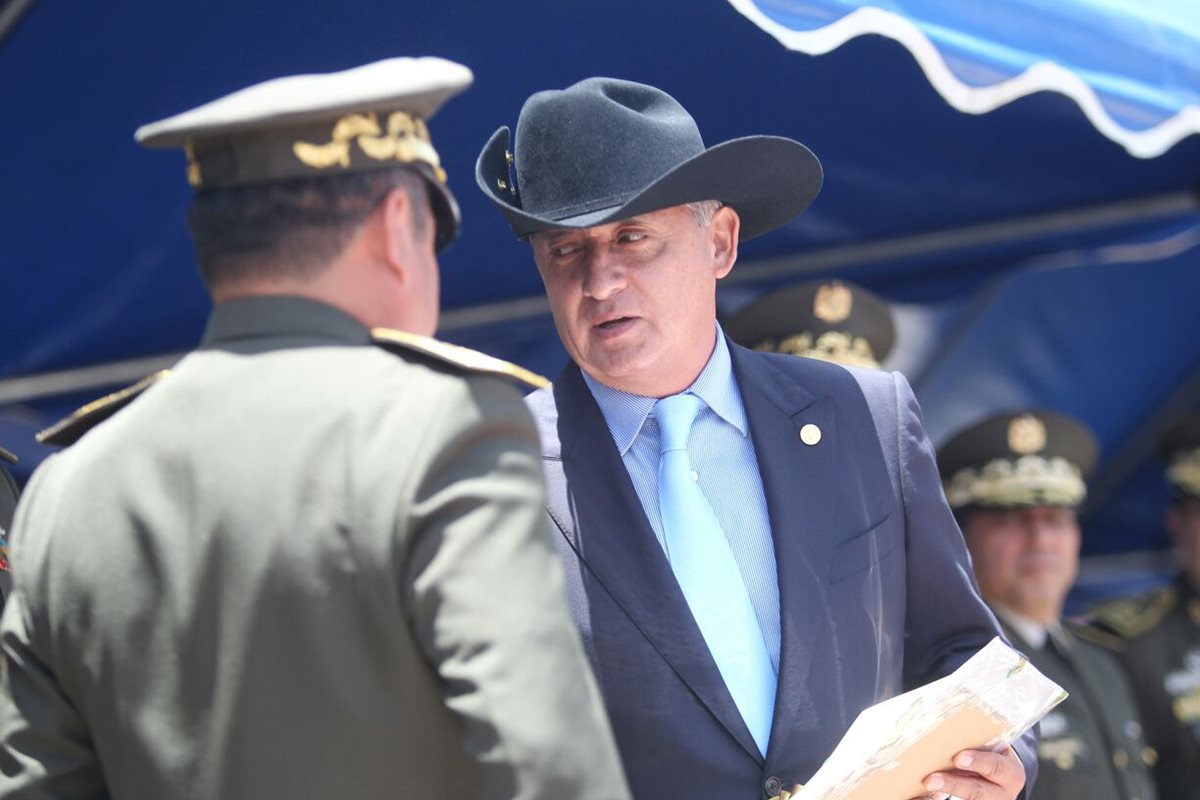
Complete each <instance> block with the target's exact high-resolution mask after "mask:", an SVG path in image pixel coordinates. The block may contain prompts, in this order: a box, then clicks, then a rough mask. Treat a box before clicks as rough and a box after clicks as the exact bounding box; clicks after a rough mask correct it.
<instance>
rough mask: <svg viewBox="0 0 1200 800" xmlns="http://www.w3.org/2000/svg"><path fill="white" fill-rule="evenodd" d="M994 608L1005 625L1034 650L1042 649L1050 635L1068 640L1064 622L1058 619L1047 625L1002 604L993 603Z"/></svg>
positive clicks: (1059, 640) (1060, 640)
mask: <svg viewBox="0 0 1200 800" xmlns="http://www.w3.org/2000/svg"><path fill="white" fill-rule="evenodd" d="M992 610H993V611H995V612H996V616H997V617H999V618H1000V619H1001V620H1003V621H1004V624H1005V625H1007V626H1008V627H1010V628H1012V629H1013V631H1014V632H1015V633H1016V634H1017V636H1019V637H1021V638H1022V639H1023V640H1025V642H1026V644H1028V645H1029V646H1030V647H1032V648H1033V649H1034V650H1041V649H1042V648H1043V647H1045V646H1046V637H1048V636H1053V637H1054V639H1055V641H1057V642H1063V641H1065V640H1066V636H1065V634H1064V632H1063V627H1062V623H1060V622H1059V621H1058V620H1055V621H1054V622H1051V623H1050V624H1049V625H1045V624H1043V623H1041V622H1038V621H1037V620H1034V619H1030V618H1029V617H1027V616H1025V615H1024V614H1021V613H1019V612H1017V611H1013V610H1012V609H1011V608H1006V607H1004V606H1002V605H996V604H993V606H992Z"/></svg>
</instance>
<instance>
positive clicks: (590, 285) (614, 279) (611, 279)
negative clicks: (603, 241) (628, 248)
mask: <svg viewBox="0 0 1200 800" xmlns="http://www.w3.org/2000/svg"><path fill="white" fill-rule="evenodd" d="M626 278H627V271H626V267H625V263H624V261H623V260H622V259H621V257H620V256H618V255H616V254H614V253H612V252H611V251H609V250H608V249H607V248H604V247H596V248H593V249H592V250H590V251H589V252H588V255H587V265H586V267H585V274H584V278H583V293H584V294H586V295H587V296H588V297H591V298H592V299H594V300H607V299H608V298H610V297H612V296H613V295H615V294H617V293H618V292H620V291H621V290H622V289H624V288H625V284H626Z"/></svg>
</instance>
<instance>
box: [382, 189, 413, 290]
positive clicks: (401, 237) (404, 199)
mask: <svg viewBox="0 0 1200 800" xmlns="http://www.w3.org/2000/svg"><path fill="white" fill-rule="evenodd" d="M413 211H414V209H413V208H412V198H410V197H409V196H408V192H406V191H405V190H404V189H402V188H395V189H392V190H391V191H390V192H388V193H387V195H385V196H384V198H383V200H382V201H380V203H379V206H378V208H376V209H375V214H374V216H375V217H376V218H375V219H374V220H373V222H374V223H375V224H376V225H377V227H378V231H377V235H378V237H379V240H378V242H379V247H380V255H381V256H382V258H383V261H384V262H385V263H386V264H387V265H388V267H389V268H391V269H393V270H395V271H396V272H397V273H399V276H400V278H401V279H403V278H404V277H405V275H404V273H405V272H406V268H407V265H408V262H409V259H410V258H411V254H412V252H413V248H414V247H415V246H416V244H417V243H416V241H415V239H414V237H415V230H414V228H415V226H414V219H413Z"/></svg>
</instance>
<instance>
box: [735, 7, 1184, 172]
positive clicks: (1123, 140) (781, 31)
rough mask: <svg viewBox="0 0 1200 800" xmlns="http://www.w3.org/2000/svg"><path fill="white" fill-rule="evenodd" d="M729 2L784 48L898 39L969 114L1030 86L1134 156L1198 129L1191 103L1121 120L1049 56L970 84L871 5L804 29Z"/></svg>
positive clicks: (915, 32)
mask: <svg viewBox="0 0 1200 800" xmlns="http://www.w3.org/2000/svg"><path fill="white" fill-rule="evenodd" d="M985 1H986V0H985ZM1193 1H1194V2H1197V3H1198V4H1200V0H1180V2H1181V3H1183V4H1184V5H1186V4H1187V3H1190V2H1193ZM729 3H730V5H732V6H733V7H734V8H735V9H736V10H737V11H738V12H739V13H741V14H742V15H743V16H745V17H746V18H748V19H749V20H750V21H752V22H753V23H754V24H755V25H758V26H759V27H760V28H762V29H763V30H764V31H766V32H767V33H769V34H771V35H772V36H774V37H775V38H776V39H778V40H779V42H780V43H782V44H783V45H784V46H785V47H787V48H788V49H789V50H797V51H800V52H803V53H808V54H809V55H822V54H824V53H828V52H830V51H832V50H835V49H837V48H838V47H841V46H842V45H843V44H845V43H846V42H848V41H850V40H851V39H853V38H855V37H858V36H863V35H867V34H876V35H879V36H885V37H887V38H889V39H892V40H894V41H896V42H899V43H900V44H902V45H904V47H906V48H907V49H908V51H909V52H910V53H912V55H913V57H914V58H915V59H916V60H917V63H918V64H919V65H920V67H921V69H922V70H923V71H924V72H925V76H926V77H927V78H928V79H929V83H930V84H931V85H932V86H933V87H934V88H935V89H936V90H937V91H938V93H939V94H941V95H942V97H944V98H945V99H946V101H947V102H948V103H950V105H952V106H953V107H954V108H956V109H958V110H959V111H962V112H965V113H968V114H986V113H987V112H989V111H993V110H995V109H997V108H999V107H1000V106H1002V105H1005V104H1006V103H1010V102H1012V101H1013V100H1016V99H1017V98H1020V97H1024V96H1026V95H1029V94H1033V93H1035V92H1041V91H1051V92H1058V93H1060V94H1063V95H1066V96H1067V97H1069V98H1071V99H1072V100H1073V101H1074V102H1075V103H1076V104H1077V105H1078V106H1079V107H1080V108H1081V109H1082V110H1083V113H1084V114H1085V115H1086V116H1087V118H1088V120H1090V121H1091V123H1092V124H1093V125H1094V126H1095V127H1096V129H1097V130H1098V131H1100V132H1101V133H1102V134H1104V135H1105V136H1107V137H1108V138H1109V139H1111V140H1113V141H1114V142H1117V143H1118V144H1120V145H1121V146H1122V147H1124V148H1125V149H1126V150H1127V151H1128V152H1129V153H1130V154H1131V155H1133V156H1136V157H1138V158H1154V157H1155V156H1159V155H1162V154H1163V153H1165V152H1166V151H1167V150H1169V149H1171V147H1173V146H1174V145H1175V144H1177V143H1178V142H1180V141H1181V140H1183V139H1184V138H1186V137H1188V136H1190V135H1192V134H1196V133H1200V105H1196V104H1188V105H1185V106H1184V107H1183V108H1182V109H1180V110H1179V111H1178V112H1177V113H1175V114H1174V115H1172V116H1170V117H1168V118H1167V119H1164V120H1163V121H1161V122H1159V123H1158V124H1156V125H1154V126H1152V127H1150V128H1146V129H1144V130H1133V129H1131V128H1128V127H1126V126H1123V125H1122V124H1120V123H1119V122H1117V121H1116V120H1115V119H1114V118H1113V116H1112V115H1111V114H1110V113H1109V112H1108V110H1107V109H1106V108H1105V107H1104V104H1103V103H1102V102H1101V100H1100V98H1099V96H1098V95H1097V94H1096V92H1095V90H1094V89H1093V88H1092V87H1091V86H1090V85H1089V84H1088V83H1087V82H1086V81H1085V80H1084V79H1083V78H1081V77H1080V76H1079V75H1077V74H1076V73H1074V72H1072V71H1071V70H1070V69H1067V68H1065V67H1063V66H1060V65H1059V64H1056V63H1054V62H1053V61H1049V60H1044V61H1038V62H1036V63H1034V64H1032V65H1031V66H1029V67H1028V68H1026V69H1025V70H1024V71H1023V72H1021V73H1020V74H1018V75H1016V76H1015V77H1012V78H1008V79H1006V80H1001V81H998V82H996V83H993V84H990V85H986V86H971V85H969V84H967V83H964V82H963V81H962V80H960V79H959V78H958V76H956V75H955V74H954V72H952V71H951V69H950V67H949V66H948V65H947V63H946V59H945V58H944V57H943V56H942V53H941V52H940V51H939V50H938V48H937V46H936V45H935V44H934V43H933V42H932V41H931V40H930V39H929V37H928V36H926V34H925V33H924V31H922V30H921V28H920V27H918V25H917V24H915V23H913V22H912V21H910V20H909V19H907V18H905V17H903V16H901V15H899V14H896V13H894V12H891V11H886V10H883V9H880V8H876V7H873V6H863V7H860V8H857V9H855V10H854V11H851V12H850V13H848V14H846V15H845V16H842V17H840V18H839V19H837V20H835V21H834V22H832V23H830V24H828V25H825V26H824V27H820V28H815V29H813V30H807V31H805V30H795V29H792V28H788V27H786V26H785V25H783V24H781V23H779V22H777V21H776V20H774V19H772V18H770V17H769V16H767V15H766V14H765V13H763V11H762V10H761V9H760V8H759V6H758V5H757V4H756V0H729ZM1197 8H1200V5H1198V6H1197Z"/></svg>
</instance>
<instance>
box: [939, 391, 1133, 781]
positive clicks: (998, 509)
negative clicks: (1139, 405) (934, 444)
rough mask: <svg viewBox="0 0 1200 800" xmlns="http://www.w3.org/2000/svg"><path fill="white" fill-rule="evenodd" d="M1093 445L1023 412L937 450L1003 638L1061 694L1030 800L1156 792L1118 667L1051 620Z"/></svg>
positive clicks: (1065, 580)
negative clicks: (1059, 688)
mask: <svg viewBox="0 0 1200 800" xmlns="http://www.w3.org/2000/svg"><path fill="white" fill-rule="evenodd" d="M1096 452H1097V447H1096V441H1095V438H1094V437H1093V436H1092V434H1091V432H1090V431H1088V430H1087V428H1085V427H1084V426H1083V425H1082V424H1080V423H1079V422H1077V421H1076V420H1074V419H1072V418H1070V417H1066V416H1063V415H1061V414H1053V413H1049V412H1042V411H1028V412H1017V413H1006V414H999V415H996V416H992V417H989V418H987V419H985V420H983V421H981V422H979V423H977V424H975V425H973V426H971V427H970V428H967V429H966V430H964V431H962V432H960V433H958V434H956V435H955V436H954V437H953V438H952V439H951V440H950V441H949V442H947V443H946V445H945V446H944V447H942V448H941V450H940V451H939V453H938V466H939V468H940V470H941V473H942V477H943V480H944V481H945V484H946V497H947V499H948V500H949V501H950V506H951V507H952V508H953V509H954V511H955V515H956V516H957V517H958V519H959V523H960V525H961V527H962V531H963V537H964V538H965V539H966V542H967V548H968V549H969V550H970V551H971V558H972V562H973V565H974V568H975V576H976V577H977V578H978V580H979V589H980V592H981V593H982V594H983V598H984V600H986V601H987V602H988V605H990V606H991V607H992V610H994V611H995V612H996V616H997V617H999V619H1000V622H1001V625H1002V626H1003V627H1004V631H1005V634H1006V635H1007V636H1008V637H1009V640H1010V641H1011V642H1012V643H1013V646H1014V647H1016V648H1017V649H1018V650H1021V651H1022V652H1024V653H1025V654H1026V655H1027V656H1028V657H1029V659H1030V661H1032V662H1033V664H1034V666H1036V667H1037V668H1038V669H1039V670H1041V671H1042V672H1043V673H1044V674H1045V675H1046V676H1047V677H1048V678H1050V679H1051V680H1053V681H1054V682H1055V683H1057V684H1058V685H1060V686H1062V687H1063V688H1064V689H1066V690H1067V692H1068V693H1069V695H1070V696H1069V697H1068V698H1067V699H1066V700H1064V701H1063V702H1062V704H1061V705H1059V706H1058V707H1056V708H1055V709H1054V710H1053V711H1051V712H1050V713H1049V714H1047V715H1046V717H1045V718H1044V719H1043V720H1042V722H1041V739H1040V741H1039V743H1038V762H1039V770H1038V782H1037V785H1036V786H1034V788H1033V792H1032V795H1031V798H1030V800H1076V798H1080V799H1082V798H1087V800H1152V798H1154V797H1155V792H1154V783H1153V780H1152V778H1151V774H1150V764H1151V763H1153V761H1154V753H1153V751H1152V750H1151V749H1150V748H1149V747H1148V746H1147V745H1146V742H1145V738H1144V733H1143V730H1142V725H1141V723H1140V720H1139V717H1138V713H1137V708H1136V705H1135V703H1134V699H1133V695H1132V693H1131V691H1130V688H1129V686H1128V684H1127V683H1126V680H1125V677H1124V676H1123V675H1122V673H1121V669H1120V667H1119V665H1118V664H1117V663H1116V661H1115V659H1113V657H1112V656H1111V655H1110V654H1109V653H1108V652H1106V651H1105V650H1104V649H1103V648H1101V647H1099V646H1097V645H1095V644H1092V643H1091V642H1089V641H1086V640H1084V639H1081V638H1080V637H1079V636H1077V635H1076V630H1075V628H1074V627H1073V626H1072V625H1071V624H1069V623H1067V622H1065V621H1064V620H1063V619H1062V610H1063V603H1064V602H1065V600H1066V597H1067V592H1068V591H1069V590H1070V588H1071V585H1072V584H1073V583H1074V582H1075V575H1076V572H1077V570H1078V566H1079V548H1080V531H1079V525H1078V523H1077V522H1076V518H1075V509H1076V508H1077V507H1078V506H1079V504H1080V503H1082V502H1083V499H1084V497H1085V495H1086V487H1085V483H1084V478H1085V476H1086V475H1087V474H1088V472H1089V471H1090V470H1091V468H1092V466H1093V464H1094V463H1095V460H1096Z"/></svg>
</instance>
